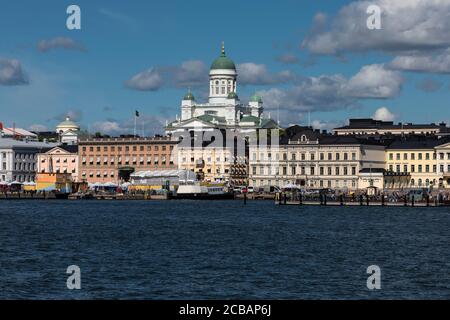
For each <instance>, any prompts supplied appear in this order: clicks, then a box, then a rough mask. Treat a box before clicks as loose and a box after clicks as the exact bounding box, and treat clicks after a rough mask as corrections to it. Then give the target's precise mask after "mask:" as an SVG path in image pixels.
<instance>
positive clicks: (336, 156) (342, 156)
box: [252, 152, 356, 161]
mask: <svg viewBox="0 0 450 320" xmlns="http://www.w3.org/2000/svg"><path fill="white" fill-rule="evenodd" d="M289 156H290V157H289V159H290V160H292V161H296V160H302V161H307V160H309V161H315V160H316V153H313V152H311V153H306V152H302V153H300V156H299V157H298V154H297V153H289ZM350 158H351V160H352V161H355V160H356V153H355V152H352V153H351V154H349V153H347V152H344V153H332V152H329V153H323V152H321V153H319V160H322V161H323V160H325V159H326V160H328V161H341V160H344V161H346V160H349V159H350ZM282 159H283V161H287V160H288V154H287V153H283V154H282ZM252 160H254V161H257V160H259V161H264V160H268V161H272V160H273V157H272V153H270V152H269V153H267V157H265V153H262V152H261V153H260V154H259V159H257V153H256V152H255V153H253V154H252ZM275 160H276V161H279V160H280V154H279V153H276V154H275Z"/></svg>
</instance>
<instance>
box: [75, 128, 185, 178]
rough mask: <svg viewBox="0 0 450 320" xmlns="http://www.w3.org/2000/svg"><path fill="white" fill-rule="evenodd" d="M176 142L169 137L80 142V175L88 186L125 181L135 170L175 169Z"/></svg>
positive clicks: (104, 139)
mask: <svg viewBox="0 0 450 320" xmlns="http://www.w3.org/2000/svg"><path fill="white" fill-rule="evenodd" d="M177 143H178V141H175V140H172V139H171V138H170V137H159V136H157V137H152V138H139V137H138V138H135V137H120V138H90V139H81V140H79V160H78V161H79V176H80V179H81V180H82V181H87V182H90V183H95V182H100V183H106V182H113V183H120V182H123V181H128V180H129V178H130V174H132V173H133V172H138V171H153V170H173V169H177V163H176V156H177Z"/></svg>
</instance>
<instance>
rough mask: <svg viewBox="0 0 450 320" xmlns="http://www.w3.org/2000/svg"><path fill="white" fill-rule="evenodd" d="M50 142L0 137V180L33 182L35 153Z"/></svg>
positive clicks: (46, 146)
mask: <svg viewBox="0 0 450 320" xmlns="http://www.w3.org/2000/svg"><path fill="white" fill-rule="evenodd" d="M50 146H52V145H51V144H47V143H42V142H34V141H33V142H32V141H28V142H27V141H18V140H14V139H9V138H0V182H13V181H18V182H33V181H34V180H35V177H36V168H37V154H38V153H39V152H40V151H41V150H42V149H43V148H48V147H50Z"/></svg>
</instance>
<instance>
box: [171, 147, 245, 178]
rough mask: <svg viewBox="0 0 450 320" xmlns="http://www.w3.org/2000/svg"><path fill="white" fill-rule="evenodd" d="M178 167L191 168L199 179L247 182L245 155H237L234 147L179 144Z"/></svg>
mask: <svg viewBox="0 0 450 320" xmlns="http://www.w3.org/2000/svg"><path fill="white" fill-rule="evenodd" d="M178 169H180V170H191V171H193V172H195V173H196V175H197V178H198V179H199V180H203V181H206V182H229V183H230V184H233V185H245V184H246V183H247V161H246V157H245V156H235V154H234V152H233V149H232V148H227V147H224V146H214V145H213V144H203V145H201V146H194V145H191V146H182V145H181V144H180V145H179V146H178Z"/></svg>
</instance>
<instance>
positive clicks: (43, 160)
mask: <svg viewBox="0 0 450 320" xmlns="http://www.w3.org/2000/svg"><path fill="white" fill-rule="evenodd" d="M53 160H54V162H55V163H68V161H67V158H63V159H62V161H61V159H60V158H54V159H53ZM46 162H47V159H45V158H44V159H42V160H41V163H46ZM70 162H72V163H75V162H76V159H75V158H72V159H71V160H70Z"/></svg>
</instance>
